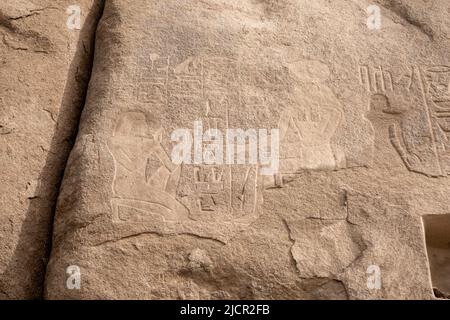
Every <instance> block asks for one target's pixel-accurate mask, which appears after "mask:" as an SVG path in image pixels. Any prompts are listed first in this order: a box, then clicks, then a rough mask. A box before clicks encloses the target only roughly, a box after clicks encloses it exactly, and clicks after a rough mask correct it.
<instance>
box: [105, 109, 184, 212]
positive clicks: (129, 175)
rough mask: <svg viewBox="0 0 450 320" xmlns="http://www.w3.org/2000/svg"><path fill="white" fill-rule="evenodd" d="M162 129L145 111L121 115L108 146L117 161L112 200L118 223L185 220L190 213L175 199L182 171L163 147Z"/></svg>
mask: <svg viewBox="0 0 450 320" xmlns="http://www.w3.org/2000/svg"><path fill="white" fill-rule="evenodd" d="M160 135H161V128H158V126H157V124H156V122H155V121H153V122H152V120H149V117H148V116H146V115H145V114H144V113H142V112H126V113H123V114H121V115H120V117H119V120H118V121H117V124H116V127H115V130H114V135H113V136H112V137H111V139H110V141H109V143H108V147H109V150H110V153H111V155H112V157H113V158H114V162H115V173H114V182H113V193H114V198H113V199H112V200H111V204H112V207H113V217H114V219H115V220H116V221H122V220H128V219H133V220H135V219H136V217H139V218H140V219H139V218H138V220H142V219H144V220H145V219H147V218H151V216H152V215H158V216H160V217H162V218H163V219H164V220H182V219H186V218H187V217H188V210H187V208H186V207H184V206H183V205H182V204H181V203H179V202H178V200H176V197H175V192H176V187H177V185H178V180H179V176H180V168H179V167H177V166H175V165H174V164H173V163H172V161H171V159H170V158H169V156H168V155H167V153H166V152H165V150H164V149H163V148H162V146H161V137H160Z"/></svg>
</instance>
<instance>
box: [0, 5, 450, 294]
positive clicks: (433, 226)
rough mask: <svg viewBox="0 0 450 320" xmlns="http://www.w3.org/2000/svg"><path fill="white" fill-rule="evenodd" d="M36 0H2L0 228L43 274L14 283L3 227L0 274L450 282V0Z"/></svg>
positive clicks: (65, 282) (241, 283)
mask: <svg viewBox="0 0 450 320" xmlns="http://www.w3.org/2000/svg"><path fill="white" fill-rule="evenodd" d="M29 2H30V3H28V1H20V3H21V5H22V4H23V6H24V8H18V5H16V6H12V5H10V4H9V2H8V1H7V2H6V3H7V4H6V5H0V9H1V13H2V15H0V31H1V32H3V33H4V36H5V39H6V40H5V41H4V42H3V46H0V49H1V50H4V51H5V52H6V54H9V57H11V59H15V60H14V61H16V62H15V63H11V62H10V61H12V60H9V58H8V59H3V60H2V61H3V65H6V67H5V68H1V67H0V72H4V73H5V74H14V75H16V76H15V77H13V80H12V81H5V80H4V79H6V78H5V77H3V78H2V80H0V89H1V90H4V92H6V94H5V95H4V96H0V103H2V105H1V107H2V108H4V110H5V112H4V111H3V109H2V110H1V112H2V113H1V114H0V115H1V116H2V117H3V115H5V116H4V120H3V118H1V119H0V121H3V122H1V123H0V124H1V125H2V126H1V127H0V134H1V135H0V139H2V140H0V141H2V144H0V147H1V148H2V150H3V149H4V152H3V153H2V154H1V155H0V159H1V161H4V166H3V167H5V168H9V169H8V171H7V172H6V173H4V174H3V173H2V176H1V177H2V179H3V177H5V182H6V183H4V184H2V186H1V187H0V188H4V190H5V191H4V192H2V201H4V202H5V203H6V208H8V210H5V211H4V213H2V214H1V215H0V219H2V220H1V221H0V227H1V228H2V229H1V231H0V236H1V237H8V238H12V239H15V240H14V241H15V243H19V244H20V243H22V242H23V245H22V246H24V245H26V244H29V245H30V246H37V245H40V244H42V246H44V247H45V246H46V248H47V249H43V248H40V249H39V248H36V250H35V253H34V254H33V256H32V258H27V259H28V260H30V261H31V260H33V259H34V260H35V261H33V262H30V263H38V260H39V259H38V258H39V257H43V258H44V260H42V261H40V263H41V270H46V275H45V277H44V276H43V274H42V273H43V271H42V272H39V273H35V274H34V276H35V277H36V279H37V280H36V281H34V284H33V285H32V286H31V284H25V283H18V282H17V283H14V281H13V280H14V276H13V275H12V274H11V272H14V270H16V268H24V269H25V270H29V269H30V268H31V264H30V265H28V264H21V263H18V260H17V259H19V258H20V256H19V257H18V256H17V255H16V256H15V255H14V254H13V253H11V252H14V251H16V252H17V249H14V248H19V250H22V251H24V250H28V249H27V247H24V248H22V249H20V245H15V244H14V243H12V242H10V243H8V244H7V245H3V247H0V250H3V251H4V252H5V253H7V252H9V253H8V254H9V255H5V256H2V257H1V259H3V260H4V261H3V260H0V263H1V264H0V267H1V268H3V269H2V270H4V271H3V274H4V276H3V278H1V277H0V279H1V281H0V294H2V293H3V292H5V295H6V296H5V297H9V296H8V295H9V293H8V292H9V291H7V290H10V289H9V288H13V287H14V288H15V289H11V290H19V291H20V290H22V291H23V292H24V294H25V292H33V290H39V289H36V288H38V286H36V283H40V284H41V286H42V284H43V283H44V280H45V285H44V293H43V294H42V297H44V298H47V299H436V298H445V297H448V295H449V290H450V289H449V288H448V281H447V278H446V277H445V274H448V272H447V270H448V269H449V267H450V262H449V259H448V257H449V254H448V252H449V250H450V245H449V242H450V240H448V238H445V234H450V229H449V223H447V222H448V221H447V220H448V219H447V218H448V217H449V216H450V183H449V181H450V180H449V175H450V61H449V59H450V57H449V55H448V52H449V49H450V44H449V41H448V39H450V25H449V24H448V21H449V18H450V4H449V3H448V1H446V0H438V1H433V2H431V1H429V2H426V1H419V0H417V1H406V0H391V1H387V0H386V1H384V0H379V1H350V0H347V1H339V3H338V2H336V3H334V2H330V1H325V0H319V1H306V0H295V1H294V0H281V1H275V0H244V1H242V0H240V1H237V0H231V1H230V0H227V1H225V0H204V1H197V0H184V1H179V0H165V1H144V0H133V1H127V0H108V1H106V2H105V3H98V4H97V3H94V2H92V1H91V2H89V1H87V2H86V8H84V7H82V8H81V9H82V11H81V12H82V13H83V14H84V16H83V17H86V18H85V19H82V21H81V31H74V30H72V29H71V28H69V26H70V23H69V22H68V24H67V25H66V24H64V22H65V21H66V19H67V18H70V17H71V15H73V14H75V13H73V11H70V10H68V11H66V8H67V7H68V6H69V5H70V4H67V7H64V6H62V7H61V8H63V7H64V8H63V9H64V10H63V11H61V10H62V9H61V10H60V9H58V8H59V7H58V8H57V9H46V10H50V11H49V13H48V14H56V13H58V14H61V15H62V16H63V17H64V19H62V20H63V23H62V25H58V26H56V25H55V26H53V24H52V25H51V28H50V27H48V28H47V29H46V32H47V33H48V35H47V33H39V32H41V31H39V32H38V31H36V34H35V33H30V32H28V31H27V32H25V31H21V32H18V31H17V30H19V29H17V28H19V25H18V26H17V27H16V24H19V23H21V22H20V21H21V20H24V19H29V21H35V23H37V24H38V25H39V23H43V22H42V21H41V22H39V21H40V20H38V19H39V18H41V16H42V15H44V14H47V13H46V12H47V11H45V10H44V9H42V8H41V7H39V8H34V7H30V6H32V3H31V1H29ZM2 6H3V7H2ZM72 9H73V8H72ZM24 10H25V11H24ZM27 10H28V11H27ZM52 10H53V11H52ZM58 10H60V11H58ZM22 11H24V12H25V13H23V12H22ZM88 11H89V12H90V13H89V15H91V19H92V20H89V19H88V18H87V15H88V14H87V13H86V12H88ZM27 12H28V14H30V16H28V17H27V18H23V19H22V18H18V17H19V16H20V15H23V14H25V15H27ZM100 13H101V18H100V19H96V18H94V17H99V16H100ZM33 19H34V20H33ZM26 21H28V20H26ZM70 21H71V22H73V21H72V20H70ZM89 21H91V22H90V24H89ZM23 23H24V25H23V26H22V25H20V28H22V27H23V28H25V27H29V26H28V25H26V24H25V20H24V22H23ZM30 23H31V22H30ZM49 24H50V23H49ZM88 26H89V27H88ZM53 27H54V28H55V29H52V28H53ZM36 28H37V27H36ZM42 28H44V27H42ZM57 28H61V30H63V31H60V32H59V33H58V32H57V30H58V29H57ZM64 28H65V29H64ZM20 30H22V29H20ZM24 30H25V29H24ZM83 30H86V31H85V33H83ZM33 32H34V31H33ZM44 36H45V37H46V38H45V39H47V40H46V41H44V40H43V39H44ZM52 36H54V37H56V38H55V39H54V38H52ZM83 37H85V38H83ZM94 37H95V48H91V47H90V46H89V43H91V42H90V41H91V40H92V39H94ZM69 38H70V39H71V40H70V41H72V42H70V43H71V45H74V46H76V43H77V41H79V42H80V41H81V43H82V44H83V43H86V46H87V47H86V51H85V52H84V53H83V52H82V53H78V54H81V55H83V54H84V55H85V56H86V57H85V58H83V57H80V56H77V55H75V56H74V55H73V54H72V55H70V54H69V53H68V51H67V48H65V47H64V45H65V44H66V42H68V41H69V40H68V39H69ZM75 38H76V39H75ZM83 39H85V40H84V41H83ZM58 41H59V42H58ZM64 41H66V42H64ZM25 46H26V47H27V49H20V48H22V47H25ZM63 47H64V48H63ZM69 47H70V46H69ZM91 49H92V50H91ZM73 50H75V49H73ZM69 51H70V50H69ZM91 51H95V52H94V58H93V61H92V66H91V60H90V59H89V53H90V52H91ZM70 52H72V53H73V52H76V50H75V51H70ZM28 57H30V59H42V61H39V60H29V59H28ZM55 57H56V58H55ZM45 59H51V62H52V63H51V64H50V60H49V61H47V60H45ZM5 61H6V62H5ZM30 61H38V62H35V63H34V64H35V65H36V66H35V67H34V70H29V69H30V68H29V67H28V68H27V67H26V66H27V65H29V64H32V63H31V62H30ZM45 64H47V65H45ZM43 65H45V67H43ZM78 66H81V67H80V68H81V69H80V70H82V71H76V70H78ZM83 66H84V67H83ZM36 68H38V70H39V72H40V73H36V71H35V69H36ZM41 69H42V70H41ZM62 70H64V72H62ZM78 72H80V73H78ZM71 77H72V78H76V79H78V78H77V77H79V78H80V79H79V81H78V82H76V83H78V84H72V87H73V86H75V87H76V88H75V89H73V88H72V87H70V86H69V87H70V88H71V89H70V90H69V91H70V97H71V99H74V100H68V101H71V102H70V106H71V107H68V106H66V104H67V103H68V102H67V101H66V104H61V99H62V98H61V97H63V94H64V93H65V92H66V91H67V90H68V89H66V91H64V90H60V91H58V90H59V89H61V88H62V89H64V88H67V87H68V85H64V84H66V83H67V82H68V81H69V80H67V79H71ZM38 80H39V81H38ZM88 82H89V87H88V90H87V92H84V91H83V90H82V88H84V87H83V86H87V83H88ZM77 86H78V87H77ZM77 88H78V89H77ZM50 89H51V91H50ZM27 90H29V91H27ZM25 93H27V94H25ZM66 94H67V93H66ZM45 99H47V100H45ZM58 99H59V100H58ZM66 99H68V98H66ZM49 101H51V102H52V103H50V102H49ZM44 104H45V106H44ZM19 105H21V106H23V107H22V108H23V109H20V108H19ZM61 105H62V107H61ZM75 106H77V107H75ZM26 108H28V109H26ZM48 108H54V109H48ZM76 108H78V109H77V110H78V111H81V109H82V114H81V116H79V112H78V113H77V112H76V111H74V110H73V109H76ZM42 109H44V111H42ZM46 109H48V110H50V111H48V110H47V111H46ZM18 110H29V111H25V112H19V111H18ZM49 116H50V118H49V119H50V120H49V121H51V122H49V123H51V124H52V125H51V126H49V124H46V122H44V118H45V117H47V118H48V117H49ZM66 123H70V124H71V125H74V129H71V130H72V131H70V130H69V129H67V130H68V132H69V131H70V132H71V136H70V137H72V136H73V137H76V138H75V142H74V145H73V147H72V144H71V141H72V140H71V138H70V137H67V136H66V135H65V133H64V134H63V133H62V131H60V130H62V129H58V128H61V127H65V124H66ZM53 127H55V128H57V129H52V130H50V129H49V128H53ZM76 128H78V130H76ZM49 130H50V131H49ZM64 130H66V129H64ZM2 132H3V133H2ZM42 132H43V133H42ZM34 133H38V134H34ZM41 133H42V134H44V133H45V134H44V135H43V136H42V137H41V136H40V135H39V134H41ZM75 133H76V135H75ZM67 134H68V133H67ZM65 137H66V138H65ZM27 139H28V140H29V141H28V140H27ZM3 141H4V143H3ZM63 141H67V143H66V142H63ZM50 142H51V146H52V148H50V147H48V144H49V143H50ZM25 145H26V146H27V147H25ZM39 146H42V150H41V151H40V152H41V153H40V155H39V156H33V155H31V154H30V153H32V152H35V151H36V152H37V151H39V150H38V148H39ZM46 146H47V147H46ZM33 148H36V150H35V151H32V150H34V149H33ZM69 152H70V157H69ZM55 155H57V156H55ZM48 157H50V158H51V157H56V158H58V159H61V160H58V161H59V162H58V163H57V164H55V165H48V163H47V165H46V163H45V159H46V158H48ZM67 157H68V161H67V162H66V161H65V159H67ZM55 161H56V160H55ZM34 162H36V164H35V165H33V167H30V168H29V170H28V169H26V170H24V169H23V168H28V166H30V164H31V163H34ZM27 170H28V171H27ZM62 170H64V178H63V180H62V182H61V185H60V183H59V182H58V181H59V179H58V178H57V177H58V174H60V173H61V172H62ZM49 179H54V180H55V181H54V182H52V183H48V182H46V181H47V180H49ZM17 181H19V182H17ZM52 181H53V180H52ZM43 183H46V188H45V190H46V192H47V196H46V197H47V198H48V199H49V200H48V201H47V202H46V204H47V206H44V205H43V204H42V205H38V206H33V204H34V203H37V202H39V201H43V200H42V199H47V198H45V197H44V195H40V194H38V193H39V192H38V193H36V191H34V190H38V191H39V190H42V187H41V186H42V184H43ZM16 184H17V188H16V187H13V188H11V187H10V186H15V185H16ZM19 187H20V188H22V187H23V189H24V190H21V191H20V192H19V189H18V188H19ZM2 190H3V189H2ZM18 194H20V196H19V197H18V196H17V195H18ZM49 194H50V195H52V196H53V198H51V196H48V195H49ZM56 197H57V204H56V206H55V207H54V206H52V203H53V202H51V199H56ZM18 203H20V205H19V204H18ZM30 206H32V210H31V211H30V209H29V208H30ZM9 208H11V209H9ZM13 208H14V210H13ZM36 217H43V218H42V219H41V220H42V221H44V222H42V223H41V224H42V226H41V227H36V225H37V223H32V221H31V220H30V219H37V218H36ZM11 219H12V220H11ZM440 219H442V220H440ZM41 220H40V221H41ZM11 221H12V222H11ZM28 221H30V222H28ZM439 221H443V222H439ZM445 221H447V222H445ZM25 222H28V223H27V225H32V227H26V225H25ZM30 223H31V224H30ZM50 226H52V228H50ZM27 228H30V230H28V229H27ZM33 228H34V229H33ZM50 230H51V231H50ZM436 234H437V235H436ZM49 236H51V238H52V241H51V242H50V240H49ZM35 239H37V240H35ZM50 245H51V254H50V259H49V261H47V260H46V259H45V257H46V252H48V251H49V250H48V248H49V247H50ZM42 246H41V247H42ZM30 248H31V247H30ZM30 250H31V249H30ZM46 250H47V251H46ZM3 251H2V252H3ZM35 257H36V259H35ZM44 278H45V279H44ZM11 281H13V282H11ZM3 283H5V289H3V288H2V286H1V285H2V284H3ZM26 285H28V287H26ZM5 290H6V291H5ZM30 290H31V291H30ZM19 291H18V292H19Z"/></svg>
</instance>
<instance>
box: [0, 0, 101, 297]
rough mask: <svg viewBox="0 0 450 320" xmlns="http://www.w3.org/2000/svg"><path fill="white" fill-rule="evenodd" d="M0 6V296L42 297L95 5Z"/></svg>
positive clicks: (25, 2)
mask: <svg viewBox="0 0 450 320" xmlns="http://www.w3.org/2000/svg"><path fill="white" fill-rule="evenodd" d="M77 4H78V5H79V6H80V9H81V19H82V20H81V22H82V25H81V27H82V28H81V30H70V29H68V27H67V25H66V21H67V20H68V17H69V15H68V13H67V12H66V11H67V9H68V7H69V6H70V5H73V2H72V1H65V0H61V1H50V0H45V1H44V0H39V1H36V0H2V1H1V2H0V168H1V169H0V207H1V210H0V299H25V298H27V299H30V298H40V297H42V290H43V283H44V275H45V268H46V265H47V261H48V255H49V250H50V239H51V229H52V228H51V226H52V219H53V212H54V206H55V202H56V197H57V193H58V188H59V184H60V180H61V176H62V173H63V170H64V167H65V164H66V160H67V157H68V154H69V151H70V149H71V147H72V144H73V138H74V134H75V132H76V128H77V125H78V118H79V114H80V111H81V107H82V105H83V97H84V94H83V92H84V91H85V87H86V83H87V81H88V79H89V74H90V69H91V66H90V64H91V58H90V56H91V53H92V51H93V50H92V49H93V34H94V31H95V29H94V27H95V25H96V20H97V19H98V16H99V13H100V10H101V3H100V1H96V0H80V1H77Z"/></svg>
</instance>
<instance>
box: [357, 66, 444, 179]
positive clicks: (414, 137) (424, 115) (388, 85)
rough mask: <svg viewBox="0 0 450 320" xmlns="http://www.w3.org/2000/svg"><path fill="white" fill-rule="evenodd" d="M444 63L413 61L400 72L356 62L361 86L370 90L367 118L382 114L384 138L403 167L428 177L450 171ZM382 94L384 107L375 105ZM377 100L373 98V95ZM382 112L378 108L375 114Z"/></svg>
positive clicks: (442, 174) (368, 91)
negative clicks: (386, 130)
mask: <svg viewBox="0 0 450 320" xmlns="http://www.w3.org/2000/svg"><path fill="white" fill-rule="evenodd" d="M449 69H450V68H448V67H430V68H422V67H418V66H413V67H410V68H407V69H406V71H403V72H401V73H399V74H395V73H394V72H393V71H389V70H387V69H386V68H383V67H376V68H375V67H371V66H360V68H359V75H360V81H361V85H362V86H363V88H365V89H366V91H367V93H368V94H369V100H370V101H371V102H370V106H371V108H370V109H371V110H369V114H372V119H374V118H380V116H381V113H383V114H384V116H382V117H384V118H385V121H387V122H389V120H390V126H389V137H386V139H387V138H389V139H390V141H391V143H392V145H393V146H394V148H395V149H396V151H397V153H398V155H399V156H400V158H401V159H402V160H403V162H404V164H405V166H406V167H407V168H408V170H410V171H413V172H417V173H422V174H425V175H428V176H445V175H448V174H450V156H449V151H448V150H449V147H450V144H449V140H448V138H449V136H448V129H450V128H449V127H448V121H449V120H448V119H449V115H450V113H449V110H450V109H449V102H448V101H450V98H449V94H448V88H449V75H450V72H449ZM377 96H384V97H385V99H386V105H387V106H388V108H387V109H384V110H378V116H377V115H375V114H376V113H377V111H376V110H375V109H376V108H374V107H373V106H374V104H373V101H374V98H376V97H377ZM375 100H376V99H375ZM380 112H381V113H380Z"/></svg>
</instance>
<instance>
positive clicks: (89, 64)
mask: <svg viewBox="0 0 450 320" xmlns="http://www.w3.org/2000/svg"><path fill="white" fill-rule="evenodd" d="M98 6H99V8H98V9H97V10H95V9H91V13H90V15H95V17H94V18H93V19H94V22H93V26H92V27H91V30H92V31H90V30H89V31H90V32H91V36H90V37H89V40H90V42H91V43H90V45H89V47H90V48H91V50H90V51H89V50H87V49H86V43H85V41H84V37H83V30H81V34H80V38H79V42H78V45H77V53H76V56H75V58H74V60H73V62H74V63H73V64H72V65H71V68H70V76H71V77H72V78H71V80H70V81H68V84H67V86H66V91H68V92H69V93H68V96H69V99H71V96H72V94H73V92H71V91H72V90H74V89H75V91H76V93H77V94H78V95H79V101H78V102H79V103H78V104H77V106H76V107H75V112H73V113H70V112H69V113H68V114H66V115H64V114H63V113H64V111H65V110H61V111H60V115H61V116H62V117H66V119H67V117H69V118H71V119H70V121H69V122H71V123H72V124H73V125H74V126H73V128H72V129H71V130H70V131H71V132H69V134H68V135H66V136H65V137H64V138H63V137H58V130H57V132H56V134H55V137H56V139H58V140H59V142H60V143H61V142H62V143H64V144H66V148H65V154H64V158H63V159H62V164H63V165H62V167H61V168H59V169H58V172H57V176H58V181H57V185H56V186H55V187H56V188H55V190H57V193H56V194H55V197H54V199H52V200H53V201H52V202H53V203H52V215H51V219H50V221H51V225H50V227H49V238H48V242H47V243H48V250H47V252H46V262H47V263H46V266H45V272H44V275H43V278H42V284H41V295H40V296H41V298H43V297H44V291H45V281H46V276H45V275H46V269H47V264H48V261H49V258H50V254H51V250H52V239H53V224H54V219H55V214H56V201H57V197H58V194H59V190H60V188H61V184H62V181H63V177H64V171H65V169H66V166H67V161H68V159H69V155H70V152H71V151H72V148H73V146H74V144H75V140H76V137H77V134H78V128H79V125H80V118H81V113H82V111H83V108H84V105H85V103H86V97H87V92H88V87H89V82H90V80H91V75H92V68H93V64H94V56H95V42H96V36H97V29H98V25H99V22H100V20H101V18H102V16H103V12H104V8H105V0H100V1H99V3H98ZM87 28H89V26H87ZM81 56H86V58H85V59H84V60H82V59H80V58H79V57H81ZM80 64H81V65H80ZM69 107H70V104H69ZM61 116H60V117H61ZM65 122H66V121H62V123H61V121H60V119H58V120H57V126H61V124H62V125H64V123H65ZM61 139H62V140H61Z"/></svg>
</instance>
